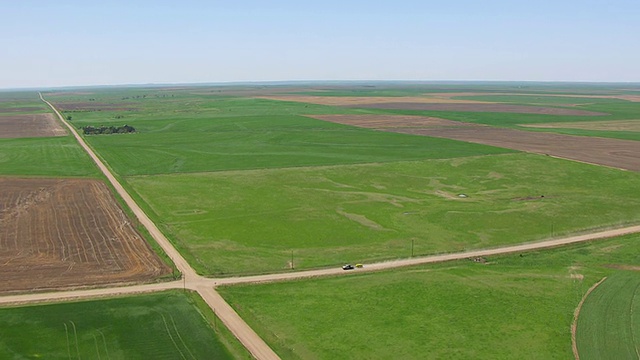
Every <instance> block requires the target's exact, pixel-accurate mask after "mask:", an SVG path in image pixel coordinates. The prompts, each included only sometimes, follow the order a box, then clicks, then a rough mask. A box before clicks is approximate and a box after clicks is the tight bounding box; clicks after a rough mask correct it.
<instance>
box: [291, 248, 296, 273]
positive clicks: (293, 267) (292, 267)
mask: <svg viewBox="0 0 640 360" xmlns="http://www.w3.org/2000/svg"><path fill="white" fill-rule="evenodd" d="M294 269H295V266H293V250H291V270H294Z"/></svg>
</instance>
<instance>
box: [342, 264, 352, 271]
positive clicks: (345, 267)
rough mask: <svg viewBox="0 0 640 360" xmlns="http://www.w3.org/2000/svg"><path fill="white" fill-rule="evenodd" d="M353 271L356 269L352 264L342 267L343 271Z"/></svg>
mask: <svg viewBox="0 0 640 360" xmlns="http://www.w3.org/2000/svg"><path fill="white" fill-rule="evenodd" d="M353 269H355V268H354V267H353V265H351V264H347V265H345V266H343V267H342V270H353Z"/></svg>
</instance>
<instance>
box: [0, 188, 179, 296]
mask: <svg viewBox="0 0 640 360" xmlns="http://www.w3.org/2000/svg"><path fill="white" fill-rule="evenodd" d="M170 272H171V270H170V268H169V267H167V266H166V265H165V264H164V263H163V262H162V261H161V260H160V259H159V258H158V256H157V255H156V254H155V253H154V252H153V251H152V250H151V248H150V247H149V245H148V244H147V243H146V241H145V240H144V239H143V238H142V237H141V235H140V234H139V233H138V232H137V231H136V230H135V228H134V226H133V225H132V223H131V221H130V220H129V218H128V217H127V216H126V215H125V214H124V212H123V211H122V209H121V208H120V207H119V206H118V203H117V202H116V200H115V198H114V197H113V195H112V194H111V192H110V191H109V188H108V187H107V186H106V185H105V184H104V183H103V182H101V181H97V180H90V179H72V180H70V179H18V178H0V278H2V281H1V282H0V293H2V292H15V291H27V290H45V289H61V288H71V287H78V286H92V285H100V284H108V283H133V282H141V281H149V280H152V279H155V278H157V277H158V276H161V275H165V274H169V273H170Z"/></svg>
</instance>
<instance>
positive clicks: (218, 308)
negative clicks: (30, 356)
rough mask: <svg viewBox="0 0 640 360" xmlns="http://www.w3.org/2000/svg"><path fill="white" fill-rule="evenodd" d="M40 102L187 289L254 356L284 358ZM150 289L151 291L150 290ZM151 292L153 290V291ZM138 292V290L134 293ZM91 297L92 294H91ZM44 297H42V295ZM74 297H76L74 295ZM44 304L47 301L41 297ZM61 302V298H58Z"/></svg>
mask: <svg viewBox="0 0 640 360" xmlns="http://www.w3.org/2000/svg"><path fill="white" fill-rule="evenodd" d="M40 99H42V101H44V102H45V103H46V104H47V105H49V107H51V109H52V110H53V111H54V112H55V113H56V115H57V116H58V118H59V119H60V121H62V123H63V124H65V126H67V128H68V129H69V131H71V133H72V134H73V136H74V137H75V138H76V140H78V142H79V143H80V145H81V146H82V148H83V149H84V150H85V151H86V152H87V153H88V154H89V156H90V157H91V159H93V161H94V162H95V163H96V165H98V167H99V168H100V170H101V171H102V172H103V173H104V175H105V176H106V177H107V179H108V180H109V182H110V183H111V184H112V185H113V187H114V188H115V189H116V191H117V192H118V194H119V195H120V196H121V197H122V199H124V201H125V202H126V203H127V206H129V208H130V209H131V210H132V211H133V213H134V214H135V216H136V217H137V218H138V221H140V223H141V224H142V225H143V226H144V227H146V228H147V230H148V231H149V233H150V234H151V236H152V237H153V238H154V239H155V241H156V242H157V243H158V244H159V245H160V246H161V247H162V249H163V250H164V252H165V253H166V254H167V255H168V256H169V257H170V258H171V260H173V263H174V264H175V265H176V267H177V268H178V270H180V272H181V273H182V276H183V280H182V283H183V286H184V287H188V288H189V289H193V290H195V291H197V292H198V294H200V296H201V297H202V298H203V299H204V301H205V302H206V303H207V304H209V306H211V309H212V310H213V311H214V312H215V313H216V315H217V316H218V317H219V318H220V320H222V322H223V323H224V324H225V325H226V326H227V328H229V330H230V331H231V332H232V333H233V334H234V335H235V336H236V337H237V338H238V340H240V342H241V343H242V344H243V345H244V346H245V347H246V348H247V350H249V352H251V354H252V355H253V356H254V357H256V358H257V359H269V360H270V359H280V358H279V357H278V355H276V353H275V352H274V351H273V350H271V348H270V347H269V346H268V345H267V344H266V343H265V342H264V341H263V340H262V339H261V338H260V337H259V336H258V334H256V333H255V331H253V330H252V329H251V328H250V327H249V325H247V324H246V323H245V322H244V321H243V320H242V318H240V316H238V314H237V313H236V312H235V311H234V310H233V309H232V308H231V306H230V305H229V304H227V303H226V302H225V301H224V299H222V297H220V295H218V293H216V292H215V290H213V287H212V286H211V284H210V282H209V281H207V279H204V278H202V277H201V276H199V275H198V274H196V272H195V270H193V268H192V267H191V266H190V265H189V263H187V261H186V260H185V259H184V258H183V257H182V255H181V254H180V253H179V252H178V251H177V250H176V249H175V248H174V247H173V245H171V242H169V240H168V239H167V238H166V237H165V236H164V235H163V234H162V232H160V230H159V229H158V227H157V226H156V225H155V224H154V223H153V221H151V219H150V218H149V217H148V216H147V214H145V213H144V211H142V209H141V208H140V207H139V206H138V204H137V203H136V202H135V201H134V200H133V198H132V197H131V196H130V195H129V194H128V193H127V191H126V190H125V189H124V187H122V185H121V184H120V182H118V180H117V179H116V178H115V176H113V174H112V173H111V171H110V170H109V168H107V166H106V165H105V164H104V163H103V162H102V161H101V160H100V158H98V156H97V155H96V154H95V153H94V152H93V150H92V149H91V148H90V147H89V146H88V145H87V143H86V142H85V141H84V139H83V138H82V137H81V136H80V135H79V134H78V132H77V131H76V130H75V128H74V127H73V126H71V124H69V123H68V122H67V121H66V120H65V119H64V118H63V117H62V115H60V113H59V112H58V110H56V108H55V107H54V106H53V105H51V103H50V102H48V101H46V100H45V99H44V97H42V93H40ZM157 286H158V288H157V289H156V290H165V289H166V288H165V287H164V286H166V285H165V284H157ZM138 289H143V290H147V289H148V287H142V288H138ZM101 290H102V291H106V292H104V293H103V292H96V295H97V296H104V294H108V293H109V289H101ZM112 290H113V292H112V293H111V295H120V294H123V291H127V290H123V289H112ZM149 290H150V289H149ZM150 291H151V290H150ZM133 292H134V293H135V292H136V291H135V290H133ZM89 294H91V293H89ZM38 295H42V294H38ZM70 295H73V294H70ZM51 296H52V297H53V298H52V299H51V300H54V299H55V296H56V295H55V294H51ZM39 299H40V301H42V300H43V299H44V298H42V297H39ZM58 300H59V299H58Z"/></svg>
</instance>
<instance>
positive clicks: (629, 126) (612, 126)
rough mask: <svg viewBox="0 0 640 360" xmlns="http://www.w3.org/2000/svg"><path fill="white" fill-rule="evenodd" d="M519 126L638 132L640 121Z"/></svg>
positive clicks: (526, 125)
mask: <svg viewBox="0 0 640 360" xmlns="http://www.w3.org/2000/svg"><path fill="white" fill-rule="evenodd" d="M520 126H523V127H532V128H541V129H581V130H603V131H637V132H640V119H637V120H614V121H580V122H559V123H547V124H523V125H520Z"/></svg>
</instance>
